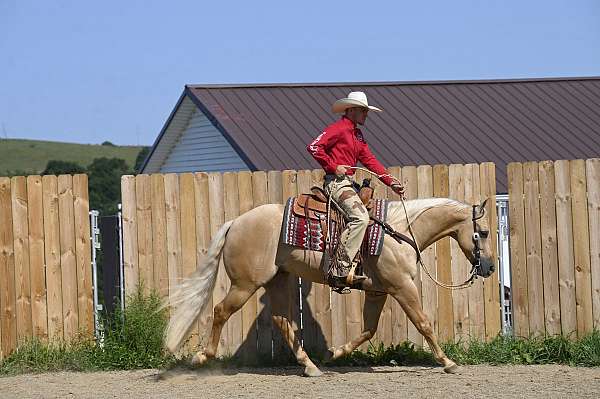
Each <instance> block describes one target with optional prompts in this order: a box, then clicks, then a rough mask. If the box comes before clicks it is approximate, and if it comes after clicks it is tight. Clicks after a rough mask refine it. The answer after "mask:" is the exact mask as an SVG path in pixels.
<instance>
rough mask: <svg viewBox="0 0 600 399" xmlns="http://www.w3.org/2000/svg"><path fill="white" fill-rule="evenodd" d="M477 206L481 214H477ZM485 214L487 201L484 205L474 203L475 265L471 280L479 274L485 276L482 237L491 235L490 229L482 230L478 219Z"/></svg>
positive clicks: (472, 269)
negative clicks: (482, 266)
mask: <svg viewBox="0 0 600 399" xmlns="http://www.w3.org/2000/svg"><path fill="white" fill-rule="evenodd" d="M477 208H479V209H481V212H480V213H479V215H477ZM484 216H485V202H484V205H482V206H479V205H473V217H472V218H471V220H472V221H473V244H474V248H473V258H474V262H473V263H472V264H473V267H472V268H471V278H470V279H469V280H471V279H472V280H475V279H476V278H477V276H483V270H481V239H482V238H487V237H488V236H489V235H490V232H489V231H488V230H481V229H480V228H479V225H478V224H477V221H478V220H479V219H481V218H483V217H484Z"/></svg>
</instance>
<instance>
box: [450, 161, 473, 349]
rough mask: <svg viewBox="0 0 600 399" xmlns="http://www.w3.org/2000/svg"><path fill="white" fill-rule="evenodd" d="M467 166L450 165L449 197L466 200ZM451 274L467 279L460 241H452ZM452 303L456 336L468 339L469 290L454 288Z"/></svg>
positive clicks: (457, 280) (454, 280)
mask: <svg viewBox="0 0 600 399" xmlns="http://www.w3.org/2000/svg"><path fill="white" fill-rule="evenodd" d="M464 175H465V167H464V166H463V165H457V164H454V165H450V167H449V170H448V176H449V177H448V178H449V197H450V198H452V199H455V200H457V201H460V202H464V201H465V181H464ZM450 255H451V260H450V262H451V274H452V282H453V284H458V283H460V282H462V281H465V279H466V276H468V275H469V270H470V268H469V267H468V261H467V259H466V258H465V255H464V254H463V252H462V250H461V249H460V246H459V245H458V242H457V241H456V240H451V241H450ZM451 294H452V305H453V309H452V310H453V316H454V336H455V338H456V339H462V340H468V337H469V332H470V323H469V297H468V291H467V290H453V291H451Z"/></svg>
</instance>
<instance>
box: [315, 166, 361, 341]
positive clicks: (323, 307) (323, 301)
mask: <svg viewBox="0 0 600 399" xmlns="http://www.w3.org/2000/svg"><path fill="white" fill-rule="evenodd" d="M311 176H312V185H313V186H319V187H321V186H323V177H324V176H325V171H323V169H315V170H313V171H312V172H311ZM313 292H314V296H315V318H316V320H317V322H318V323H319V326H318V330H317V334H320V339H323V343H324V346H325V347H331V346H333V338H332V337H333V317H332V314H331V296H332V295H333V293H332V292H331V289H330V288H329V286H328V285H323V284H313ZM363 296H364V294H361V304H362V298H363ZM361 307H362V305H361ZM361 326H362V320H361Z"/></svg>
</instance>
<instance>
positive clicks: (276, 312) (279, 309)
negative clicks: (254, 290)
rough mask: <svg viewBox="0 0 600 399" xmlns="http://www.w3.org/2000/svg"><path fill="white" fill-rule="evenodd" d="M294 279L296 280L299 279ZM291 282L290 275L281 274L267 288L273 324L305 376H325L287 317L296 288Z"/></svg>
mask: <svg viewBox="0 0 600 399" xmlns="http://www.w3.org/2000/svg"><path fill="white" fill-rule="evenodd" d="M294 278H295V279H296V278H297V277H294ZM289 280H290V278H289V275H288V273H279V274H277V276H276V277H275V278H274V279H273V280H271V281H270V282H269V284H268V285H267V286H266V287H265V288H266V289H267V294H268V295H269V298H270V300H271V312H272V319H273V324H275V325H276V326H277V327H279V330H280V331H281V335H283V338H284V340H285V342H286V343H287V344H288V345H289V347H290V349H291V350H292V352H294V356H295V357H296V360H297V361H298V363H299V364H300V365H301V366H304V375H305V376H306V377H319V376H321V375H323V372H321V370H319V368H318V367H317V366H316V365H315V364H314V363H313V361H312V360H310V357H308V354H307V353H306V352H305V351H304V349H302V345H301V344H300V340H299V339H298V337H297V336H296V333H295V332H294V327H293V325H292V323H291V322H290V320H289V319H288V316H287V313H288V310H289V308H288V305H289V298H290V296H289V295H290V291H289V289H290V288H292V289H293V288H295V287H289V284H288V282H289ZM295 305H296V304H292V306H295Z"/></svg>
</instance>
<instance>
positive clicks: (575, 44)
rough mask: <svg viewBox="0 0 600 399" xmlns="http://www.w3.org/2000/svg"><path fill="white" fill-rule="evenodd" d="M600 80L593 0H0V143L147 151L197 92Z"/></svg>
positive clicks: (599, 16)
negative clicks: (206, 86)
mask: <svg viewBox="0 0 600 399" xmlns="http://www.w3.org/2000/svg"><path fill="white" fill-rule="evenodd" d="M598 75H600V1H597V0H570V1H566V0H565V1H555V0H545V1H538V0H532V1H526V0H521V1H512V0H504V1H483V0H482V1H474V0H471V1H467V0H454V1H447V0H446V1H424V0H422V1H389V2H388V1H371V2H365V1H362V2H356V1H343V2H334V1H329V2H326V1H323V0H321V1H312V0H302V1H294V2H287V1H281V0H280V1H258V0H257V1H252V2H242V1H238V2H230V1H223V0H222V1H219V2H216V1H212V2H208V1H197V0H196V1H171V2H166V1H112V0H104V1H101V2H100V1H93V2H92V1H82V0H80V1H60V0H57V1H42V0H39V1H31V0H0V137H9V138H28V139H40V140H55V141H70V142H80V143H100V142H102V141H104V140H109V141H112V142H114V143H116V144H134V145H136V144H141V145H150V144H152V143H153V142H154V139H155V138H156V136H157V135H158V133H159V131H160V129H161V127H162V125H163V123H164V122H165V120H166V118H167V117H168V115H169V113H170V112H171V110H172V109H173V106H174V105H175V102H176V101H177V99H178V97H179V95H180V94H181V92H182V90H183V86H184V85H185V84H188V83H190V84H191V83H194V84H200V83H251V82H258V83H263V82H328V81H344V82H350V81H409V80H449V79H487V78H532V77H560V76H598ZM0 145H2V143H1V141H0Z"/></svg>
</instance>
